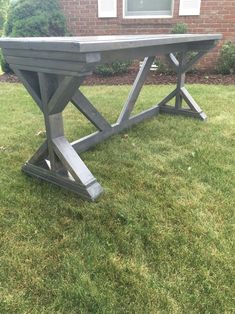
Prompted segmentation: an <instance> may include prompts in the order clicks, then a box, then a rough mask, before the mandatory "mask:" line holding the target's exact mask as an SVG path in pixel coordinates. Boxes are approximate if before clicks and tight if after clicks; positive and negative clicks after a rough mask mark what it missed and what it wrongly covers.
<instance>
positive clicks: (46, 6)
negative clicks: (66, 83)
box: [2, 0, 66, 71]
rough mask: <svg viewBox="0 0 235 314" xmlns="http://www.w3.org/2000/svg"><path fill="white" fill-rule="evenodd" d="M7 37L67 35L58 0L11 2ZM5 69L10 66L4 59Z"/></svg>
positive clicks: (5, 30) (6, 27)
mask: <svg viewBox="0 0 235 314" xmlns="http://www.w3.org/2000/svg"><path fill="white" fill-rule="evenodd" d="M4 35H5V36H7V37H47V36H65V35H66V23H65V18H64V16H63V15H62V13H61V11H60V8H59V4H58V2H57V0H53V1H48V0H40V1H38V0H17V1H14V2H12V3H11V5H10V7H9V10H8V15H7V21H6V23H5V27H4ZM2 66H3V70H5V71H8V68H9V66H8V65H7V64H6V62H5V61H4V60H3V61H2Z"/></svg>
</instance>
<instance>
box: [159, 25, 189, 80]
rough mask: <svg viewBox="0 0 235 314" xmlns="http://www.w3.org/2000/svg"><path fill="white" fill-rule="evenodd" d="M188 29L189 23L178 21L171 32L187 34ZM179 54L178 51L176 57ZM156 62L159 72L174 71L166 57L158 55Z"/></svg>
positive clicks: (167, 72)
mask: <svg viewBox="0 0 235 314" xmlns="http://www.w3.org/2000/svg"><path fill="white" fill-rule="evenodd" d="M187 31H188V27H187V24H184V23H177V24H175V25H174V27H173V28H172V30H171V34H186V33H187ZM177 56H178V54H177V53H176V57H177ZM154 64H155V65H156V66H157V72H159V73H164V74H169V73H171V72H172V68H171V66H170V64H169V62H168V61H166V60H165V59H164V57H156V58H155V61H154Z"/></svg>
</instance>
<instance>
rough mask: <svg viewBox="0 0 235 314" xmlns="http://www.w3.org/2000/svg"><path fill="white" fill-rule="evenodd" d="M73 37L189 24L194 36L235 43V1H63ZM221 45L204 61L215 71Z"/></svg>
mask: <svg viewBox="0 0 235 314" xmlns="http://www.w3.org/2000/svg"><path fill="white" fill-rule="evenodd" d="M60 5H61V8H62V10H63V11H64V13H65V16H66V18H67V24H68V28H69V30H70V31H71V33H72V34H73V35H78V36H86V35H106V34H109V35H112V34H113V35H115V34H157V33H170V31H171V29H172V28H173V27H174V25H175V24H177V23H185V24H187V26H188V32H190V33H222V34H223V36H224V39H223V42H224V41H226V40H231V41H234V42H235V0H60ZM221 45H222V42H221V43H220V45H219V46H218V47H217V48H215V49H214V50H213V51H212V52H210V53H209V54H208V55H207V56H206V57H204V59H203V61H202V63H201V67H203V68H213V67H214V66H215V64H216V59H217V56H218V52H219V47H220V46H221Z"/></svg>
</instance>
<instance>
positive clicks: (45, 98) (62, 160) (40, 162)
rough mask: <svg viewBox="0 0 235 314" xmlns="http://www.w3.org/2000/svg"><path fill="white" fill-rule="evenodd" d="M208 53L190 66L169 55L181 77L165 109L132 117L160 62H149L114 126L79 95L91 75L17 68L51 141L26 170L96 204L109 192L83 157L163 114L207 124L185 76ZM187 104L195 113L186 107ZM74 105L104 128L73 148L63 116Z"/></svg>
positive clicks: (183, 59)
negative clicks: (203, 121)
mask: <svg viewBox="0 0 235 314" xmlns="http://www.w3.org/2000/svg"><path fill="white" fill-rule="evenodd" d="M202 54H203V53H202V52H199V53H198V55H196V56H195V57H194V58H193V59H191V60H189V61H187V58H186V56H185V54H183V53H181V54H180V56H179V58H178V60H177V59H176V57H175V56H174V55H172V54H171V55H169V56H168V58H169V60H170V62H171V64H172V65H173V67H174V69H175V71H176V72H177V74H178V81H177V87H176V89H175V90H174V91H172V92H171V93H170V94H169V95H168V96H166V97H165V98H164V99H163V100H162V101H161V102H160V103H159V104H157V105H155V106H153V107H152V108H150V109H148V110H145V111H143V112H141V113H140V114H138V115H135V116H131V112H132V111H133V108H134V105H135V103H136V100H137V98H138V96H139V93H140V91H141V88H142V87H143V85H144V83H145V80H146V77H147V74H148V72H149V70H150V67H151V65H152V63H153V61H154V57H147V58H145V60H144V62H143V65H142V67H141V69H140V71H139V73H138V75H137V78H136V80H135V82H134V84H133V87H132V89H131V91H130V94H129V96H128V99H127V102H126V103H125V105H124V107H123V109H122V111H121V114H120V116H119V118H118V120H117V122H116V123H115V124H113V125H110V123H109V122H108V121H107V120H106V119H105V118H104V117H103V116H102V115H101V114H100V113H99V112H98V111H97V109H96V108H95V107H94V106H93V105H92V104H91V103H90V101H89V100H88V99H87V98H86V97H85V95H83V94H82V92H81V91H80V90H79V87H80V85H81V84H82V82H83V81H84V79H85V77H86V76H87V75H89V74H90V73H82V74H81V76H65V75H58V74H45V73H41V72H40V73H37V72H31V71H25V70H21V69H20V68H17V67H12V68H13V70H14V71H15V73H16V74H17V75H18V77H19V78H20V79H21V81H22V83H23V84H24V86H25V87H26V89H27V90H28V92H29V93H30V95H31V96H32V97H33V99H34V100H35V102H36V103H37V105H38V106H39V108H40V110H41V111H42V113H43V115H44V120H45V126H46V134H47V140H46V141H45V142H44V143H43V144H42V145H41V147H40V148H39V149H38V151H37V152H36V153H35V154H34V156H33V157H32V158H31V159H30V160H29V161H28V162H27V163H26V164H25V165H24V166H23V171H24V172H26V173H27V174H29V175H33V176H36V177H38V178H40V179H44V180H46V181H48V182H51V183H54V184H56V185H59V186H61V187H63V188H67V189H69V190H71V191H73V192H75V193H77V194H79V195H80V196H81V197H82V198H84V199H87V200H95V199H96V198H97V197H98V196H99V195H100V194H101V193H102V192H103V189H102V187H101V186H100V184H99V183H98V182H97V180H96V178H95V177H94V176H93V175H92V173H91V172H90V170H89V169H88V168H87V166H86V165H85V163H84V162H83V161H82V160H81V158H80V157H79V155H78V154H79V153H81V152H83V151H86V150H87V149H89V148H90V147H91V146H94V145H96V144H98V143H99V142H101V141H103V140H104V139H106V138H108V137H109V136H111V135H113V134H115V133H118V132H120V131H122V130H124V129H125V128H128V127H131V126H132V125H134V124H137V123H139V122H141V121H142V120H144V119H146V118H150V117H152V116H154V115H157V114H158V113H161V112H164V113H171V114H183V115H187V116H192V117H196V118H200V119H202V120H205V119H206V115H205V114H204V113H203V112H202V110H201V109H200V107H199V106H198V105H197V103H196V102H195V100H194V99H193V98H192V96H191V95H190V94H189V93H188V91H187V90H186V88H185V87H184V79H185V73H186V72H187V71H188V70H189V69H190V68H191V66H192V65H193V64H194V63H195V62H196V61H197V60H198V59H199V58H200V57H201V56H202ZM173 98H175V106H169V105H168V104H167V103H168V102H169V101H170V100H171V99H173ZM183 100H185V102H186V104H187V105H188V107H189V109H183V108H182V101H183ZM69 101H71V102H72V103H73V104H74V106H75V107H76V108H77V109H78V110H79V111H80V112H81V113H82V114H83V115H84V116H85V117H86V118H87V119H88V120H89V121H90V122H91V123H93V125H94V126H95V127H96V128H97V129H98V131H97V132H95V133H93V134H90V135H88V136H86V137H84V138H82V139H80V140H78V141H75V142H73V143H69V142H68V141H67V139H66V137H65V135H64V127H63V118H62V112H63V110H64V108H65V107H66V105H67V104H68V102H69Z"/></svg>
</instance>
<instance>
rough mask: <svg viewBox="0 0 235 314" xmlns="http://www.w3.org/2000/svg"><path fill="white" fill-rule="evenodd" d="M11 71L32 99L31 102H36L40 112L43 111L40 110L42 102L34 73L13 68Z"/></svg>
mask: <svg viewBox="0 0 235 314" xmlns="http://www.w3.org/2000/svg"><path fill="white" fill-rule="evenodd" d="M11 68H12V70H13V71H14V72H15V74H16V75H17V76H18V78H19V79H20V81H21V82H22V84H23V85H24V87H25V88H26V90H27V91H28V93H29V94H30V96H31V97H32V98H33V100H34V101H35V102H36V104H37V105H38V107H39V109H40V110H43V108H42V106H43V105H42V101H41V95H40V90H39V84H38V82H37V77H36V76H35V73H34V72H26V71H22V70H19V69H17V68H15V67H12V66H11Z"/></svg>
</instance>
